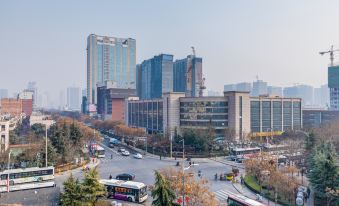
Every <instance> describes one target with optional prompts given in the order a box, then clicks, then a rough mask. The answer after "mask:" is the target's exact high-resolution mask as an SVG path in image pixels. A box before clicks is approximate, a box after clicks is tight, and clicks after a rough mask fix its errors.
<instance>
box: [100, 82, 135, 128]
mask: <svg viewBox="0 0 339 206" xmlns="http://www.w3.org/2000/svg"><path fill="white" fill-rule="evenodd" d="M97 90H98V91H97V94H98V95H97V96H98V99H97V113H98V115H100V118H102V119H110V120H114V121H121V122H124V121H125V111H126V108H125V101H126V99H128V98H129V97H136V90H135V89H119V88H115V85H114V84H113V82H111V81H107V82H106V83H105V84H104V85H98V87H97Z"/></svg>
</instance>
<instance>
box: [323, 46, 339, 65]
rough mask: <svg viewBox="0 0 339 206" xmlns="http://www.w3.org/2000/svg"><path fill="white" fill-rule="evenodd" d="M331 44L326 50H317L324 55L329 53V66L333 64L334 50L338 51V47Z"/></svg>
mask: <svg viewBox="0 0 339 206" xmlns="http://www.w3.org/2000/svg"><path fill="white" fill-rule="evenodd" d="M333 47H334V46H333V45H331V49H330V50H328V51H322V52H319V54H320V55H324V54H327V53H329V54H330V61H331V66H333V65H334V64H333V62H334V52H337V51H339V49H333Z"/></svg>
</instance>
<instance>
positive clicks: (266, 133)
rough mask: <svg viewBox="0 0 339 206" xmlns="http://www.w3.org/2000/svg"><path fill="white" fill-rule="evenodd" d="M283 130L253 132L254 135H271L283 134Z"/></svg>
mask: <svg viewBox="0 0 339 206" xmlns="http://www.w3.org/2000/svg"><path fill="white" fill-rule="evenodd" d="M282 134H283V132H281V131H275V132H253V133H252V137H270V136H279V135H282Z"/></svg>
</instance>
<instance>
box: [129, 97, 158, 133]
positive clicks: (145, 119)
mask: <svg viewBox="0 0 339 206" xmlns="http://www.w3.org/2000/svg"><path fill="white" fill-rule="evenodd" d="M128 125H129V126H132V127H143V128H145V129H146V131H147V132H148V133H162V132H163V100H162V99H156V100H137V101H129V102H128Z"/></svg>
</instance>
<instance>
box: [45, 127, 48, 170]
mask: <svg viewBox="0 0 339 206" xmlns="http://www.w3.org/2000/svg"><path fill="white" fill-rule="evenodd" d="M45 127H46V133H45V137H46V147H45V149H46V155H45V157H46V159H45V162H46V167H47V166H48V164H47V124H45Z"/></svg>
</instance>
